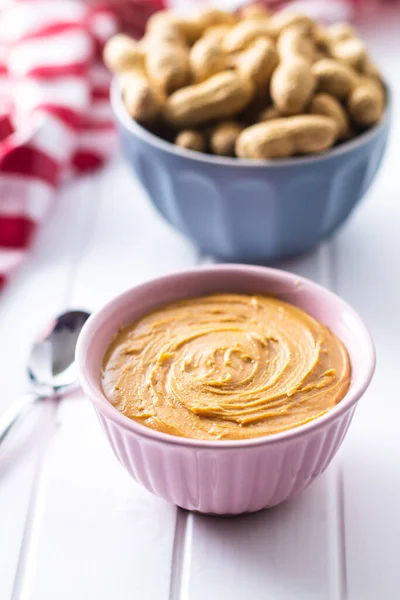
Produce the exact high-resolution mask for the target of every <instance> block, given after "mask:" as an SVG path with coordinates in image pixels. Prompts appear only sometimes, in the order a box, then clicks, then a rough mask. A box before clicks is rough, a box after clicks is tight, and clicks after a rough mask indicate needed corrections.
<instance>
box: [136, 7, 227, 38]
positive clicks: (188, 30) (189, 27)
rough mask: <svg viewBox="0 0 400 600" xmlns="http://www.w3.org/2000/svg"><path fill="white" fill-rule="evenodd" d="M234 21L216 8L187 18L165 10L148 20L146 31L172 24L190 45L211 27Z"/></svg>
mask: <svg viewBox="0 0 400 600" xmlns="http://www.w3.org/2000/svg"><path fill="white" fill-rule="evenodd" d="M235 20H236V19H235V17H234V15H232V14H231V13H228V12H226V11H223V10H218V9H216V8H208V9H205V10H203V11H202V12H200V13H198V14H195V15H189V16H187V17H185V16H180V15H177V14H175V13H173V12H172V11H169V10H165V11H160V12H157V13H155V14H154V15H152V16H151V17H150V18H149V20H148V21H147V26H146V31H148V32H150V31H154V30H155V29H157V28H159V27H161V28H162V27H165V26H166V25H168V24H171V23H172V24H174V25H176V27H177V28H178V29H179V30H180V32H181V33H182V35H183V36H184V37H185V38H186V40H187V42H188V43H190V44H192V43H193V42H195V41H196V40H198V39H199V37H200V36H201V35H202V34H203V33H204V31H205V30H206V29H207V28H208V27H211V25H222V24H227V25H231V24H233V23H234V22H235Z"/></svg>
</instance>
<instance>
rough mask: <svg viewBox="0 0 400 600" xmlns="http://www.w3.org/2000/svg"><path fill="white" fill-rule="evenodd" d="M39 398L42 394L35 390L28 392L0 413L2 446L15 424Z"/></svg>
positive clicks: (0, 439)
mask: <svg viewBox="0 0 400 600" xmlns="http://www.w3.org/2000/svg"><path fill="white" fill-rule="evenodd" d="M39 399H40V396H39V395H38V394H36V393H35V392H28V393H27V394H24V395H23V396H21V398H19V399H18V400H16V401H14V402H13V403H12V405H11V406H10V408H9V409H8V410H6V412H5V413H3V414H2V415H0V447H1V445H2V444H3V442H4V440H5V439H6V437H7V436H8V434H9V433H10V431H11V430H12V429H14V426H15V425H16V424H17V423H18V422H19V421H20V420H21V419H22V418H23V417H24V416H25V415H26V414H27V413H28V412H29V409H30V408H31V407H32V406H33V405H34V404H35V403H36V402H37V401H38V400H39Z"/></svg>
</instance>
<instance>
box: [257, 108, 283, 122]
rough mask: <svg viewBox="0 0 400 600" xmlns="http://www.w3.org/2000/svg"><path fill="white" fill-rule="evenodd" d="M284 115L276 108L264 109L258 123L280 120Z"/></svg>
mask: <svg viewBox="0 0 400 600" xmlns="http://www.w3.org/2000/svg"><path fill="white" fill-rule="evenodd" d="M281 116H282V115H281V114H280V112H279V110H278V109H277V108H276V107H275V106H269V107H268V108H264V110H262V111H261V112H260V114H259V115H258V118H257V121H258V122H261V121H272V120H273V119H279V117H281Z"/></svg>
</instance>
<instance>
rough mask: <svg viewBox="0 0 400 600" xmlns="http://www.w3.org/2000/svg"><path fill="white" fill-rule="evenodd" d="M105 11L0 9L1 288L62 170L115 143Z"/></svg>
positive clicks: (45, 0) (28, 1) (111, 21)
mask: <svg viewBox="0 0 400 600" xmlns="http://www.w3.org/2000/svg"><path fill="white" fill-rule="evenodd" d="M115 30H116V19H115V17H114V15H113V14H112V13H111V12H109V11H107V10H99V9H88V8H87V7H85V6H84V5H83V4H80V3H79V2H70V1H68V0H19V1H17V0H13V1H12V2H8V4H7V5H6V7H5V8H3V10H0V287H1V285H2V284H4V282H5V281H6V279H7V278H8V277H9V275H10V274H11V273H12V271H13V270H14V269H15V268H16V267H17V266H18V265H19V264H20V262H21V261H22V260H23V258H24V256H25V253H26V251H27V248H28V246H29V244H30V243H31V240H32V236H33V233H34V232H35V230H36V228H37V225H38V224H39V223H40V222H41V221H42V220H43V218H44V217H45V215H46V213H47V212H48V209H49V207H50V205H51V202H52V200H53V198H54V196H55V191H56V189H57V187H58V185H59V184H60V182H61V181H62V180H63V179H64V177H65V176H66V174H67V173H68V174H71V172H72V173H74V172H75V173H76V172H82V171H85V170H88V169H93V168H96V167H98V166H99V165H101V164H102V163H103V162H104V161H105V159H106V158H107V157H108V155H109V153H110V152H111V151H112V149H113V148H114V147H115V132H114V127H113V122H112V117H111V114H110V108H109V104H108V88H109V74H108V73H107V72H106V70H105V68H104V67H103V66H102V65H101V63H100V61H99V60H98V57H99V49H100V47H101V46H102V45H103V43H104V41H105V40H106V39H107V38H108V37H109V36H110V35H112V34H113V33H114V32H115Z"/></svg>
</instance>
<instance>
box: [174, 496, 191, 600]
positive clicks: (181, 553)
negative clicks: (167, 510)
mask: <svg viewBox="0 0 400 600" xmlns="http://www.w3.org/2000/svg"><path fill="white" fill-rule="evenodd" d="M192 534H193V515H192V514H191V513H189V512H187V511H185V510H183V509H182V508H179V507H178V508H177V512H176V521H175V535H174V541H173V547H172V559H171V577H170V587H169V595H168V600H189V581H190V562H191V546H192Z"/></svg>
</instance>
